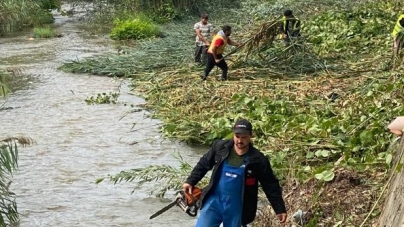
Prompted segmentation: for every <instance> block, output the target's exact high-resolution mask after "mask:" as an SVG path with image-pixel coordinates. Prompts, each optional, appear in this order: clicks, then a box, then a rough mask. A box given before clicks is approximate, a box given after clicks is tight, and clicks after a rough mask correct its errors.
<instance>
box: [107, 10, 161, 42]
mask: <svg viewBox="0 0 404 227" xmlns="http://www.w3.org/2000/svg"><path fill="white" fill-rule="evenodd" d="M160 34H161V32H160V29H159V27H158V26H157V25H156V24H154V23H153V21H152V20H150V19H149V18H148V17H146V16H143V15H139V16H136V17H135V18H133V19H123V20H122V19H119V18H118V19H115V21H114V28H112V30H111V33H110V37H111V39H115V40H128V39H144V38H150V37H158V36H159V35H160Z"/></svg>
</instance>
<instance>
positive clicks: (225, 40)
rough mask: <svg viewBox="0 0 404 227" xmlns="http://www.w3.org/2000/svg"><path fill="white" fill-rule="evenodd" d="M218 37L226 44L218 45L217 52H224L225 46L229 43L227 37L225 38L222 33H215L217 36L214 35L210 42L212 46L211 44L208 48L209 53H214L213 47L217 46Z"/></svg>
mask: <svg viewBox="0 0 404 227" xmlns="http://www.w3.org/2000/svg"><path fill="white" fill-rule="evenodd" d="M218 39H221V40H223V42H224V44H223V45H221V46H219V47H216V54H223V52H224V47H225V46H226V45H227V39H225V38H224V37H223V36H221V35H215V37H213V39H212V42H211V43H210V46H209V49H208V53H210V54H213V47H214V46H215V42H216V40H218Z"/></svg>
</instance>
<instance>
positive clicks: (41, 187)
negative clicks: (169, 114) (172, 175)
mask: <svg viewBox="0 0 404 227" xmlns="http://www.w3.org/2000/svg"><path fill="white" fill-rule="evenodd" d="M55 23H56V24H57V25H58V29H59V31H60V32H61V33H62V34H63V37H61V38H54V39H43V40H41V39H37V40H33V41H29V40H28V37H29V36H30V35H31V34H30V33H23V34H20V35H18V36H17V37H14V38H2V39H0V51H1V55H0V65H1V67H12V68H15V69H19V70H21V72H22V74H21V75H19V76H17V77H16V78H15V80H16V81H18V82H17V83H15V82H14V83H13V84H17V85H18V86H13V88H14V89H15V91H14V92H13V93H12V94H11V95H10V96H9V97H8V98H7V99H6V100H0V101H1V103H3V102H4V101H5V102H6V103H5V106H6V107H9V108H7V109H6V110H2V111H0V114H1V116H2V117H1V120H0V121H1V123H0V125H1V126H2V130H1V132H0V136H1V138H4V137H7V136H17V135H24V136H29V137H31V138H33V139H34V140H35V141H36V144H34V145H33V146H29V147H25V148H21V149H20V159H19V168H18V171H17V173H16V174H15V176H14V177H13V182H12V184H11V188H12V190H13V192H14V193H16V195H17V203H18V208H19V212H20V213H21V222H20V226H22V227H30V226H66V227H68V226H69V227H71V226H163V227H164V226H193V225H194V223H195V218H191V217H189V216H187V215H186V214H183V213H182V212H181V211H180V209H179V208H177V207H175V208H173V209H171V210H170V211H168V212H166V213H164V214H163V215H161V216H159V217H157V218H156V219H153V220H149V219H148V218H149V216H150V215H151V214H152V213H154V212H155V211H157V210H158V209H160V208H162V207H163V206H165V205H166V204H167V202H168V201H169V200H166V201H161V200H159V199H156V198H155V197H154V196H151V195H150V194H149V191H150V189H151V188H153V187H155V186H156V185H153V184H151V185H148V186H147V187H144V188H141V189H139V190H136V191H135V192H134V193H133V194H131V191H132V186H133V183H121V184H118V185H113V184H112V183H110V182H102V183H101V184H98V185H96V184H95V183H94V182H95V180H96V179H97V178H100V177H104V176H107V175H108V174H114V173H118V172H119V171H121V170H126V169H130V168H137V167H144V166H147V165H150V164H169V165H173V166H176V165H178V162H177V160H175V158H173V154H175V153H176V152H180V153H181V154H182V156H183V157H184V158H185V159H186V160H188V161H189V162H191V163H195V162H196V161H197V159H198V158H199V156H200V154H201V153H203V152H204V149H196V148H191V147H188V146H186V145H182V144H177V143H173V142H169V141H167V140H164V139H163V138H162V137H161V134H160V133H159V131H158V125H159V124H160V122H159V121H157V120H152V119H150V118H147V117H146V115H147V114H148V113H147V112H146V111H140V112H136V113H132V114H129V115H127V116H126V117H124V118H122V116H124V115H125V114H126V113H127V112H128V111H130V110H131V109H132V108H131V107H130V105H132V104H133V105H135V106H136V105H138V104H141V103H144V100H142V99H141V98H138V97H136V96H134V95H132V94H131V93H130V91H129V89H128V88H127V85H128V84H129V82H128V81H121V80H114V79H111V78H106V77H97V76H91V75H75V74H68V73H64V72H61V71H59V70H57V67H58V66H60V65H61V64H62V63H63V62H64V61H68V60H75V59H83V58H84V57H89V56H94V55H98V54H105V53H114V52H115V50H114V48H113V46H112V43H111V42H110V40H108V39H107V38H105V37H92V38H88V37H87V38H84V37H83V35H82V34H83V33H84V32H83V31H80V30H79V29H78V28H77V25H78V23H79V22H77V19H75V18H68V17H63V16H61V15H56V21H55ZM118 89H120V92H121V95H120V97H119V102H120V104H117V105H87V104H86V103H85V101H84V100H85V99H86V98H88V97H89V96H94V95H96V94H98V93H103V92H106V93H109V92H118ZM123 103H126V104H127V105H123ZM121 118H122V119H121ZM134 123H135V124H136V125H135V126H134V128H133V129H134V130H133V131H131V129H132V125H133V124H134ZM167 197H170V196H169V195H168V196H167Z"/></svg>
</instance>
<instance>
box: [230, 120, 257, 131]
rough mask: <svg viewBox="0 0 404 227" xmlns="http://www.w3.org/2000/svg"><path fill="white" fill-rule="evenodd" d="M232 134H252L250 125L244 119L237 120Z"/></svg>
mask: <svg viewBox="0 0 404 227" xmlns="http://www.w3.org/2000/svg"><path fill="white" fill-rule="evenodd" d="M233 132H234V133H241V134H249V133H251V132H252V125H251V123H250V122H249V121H247V120H245V119H239V120H237V121H236V123H235V124H234V126H233Z"/></svg>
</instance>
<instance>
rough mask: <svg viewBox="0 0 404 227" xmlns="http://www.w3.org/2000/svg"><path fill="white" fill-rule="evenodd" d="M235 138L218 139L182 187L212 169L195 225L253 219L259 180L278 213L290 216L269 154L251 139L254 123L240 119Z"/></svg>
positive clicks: (232, 226) (212, 226) (213, 226)
mask: <svg viewBox="0 0 404 227" xmlns="http://www.w3.org/2000/svg"><path fill="white" fill-rule="evenodd" d="M233 133H234V136H233V139H232V140H217V141H215V142H214V143H213V144H212V146H211V148H210V149H209V151H208V152H207V153H206V154H205V155H203V157H202V158H201V159H200V160H199V162H198V163H197V164H196V166H195V167H194V169H193V170H192V172H191V174H190V175H189V177H188V178H187V180H186V181H185V183H184V184H183V186H182V188H183V190H184V191H186V192H190V190H192V188H193V187H194V186H195V185H196V184H197V183H198V182H199V181H200V180H201V179H202V178H203V177H204V176H205V174H206V173H207V172H208V171H209V170H212V169H213V172H212V176H211V178H210V182H209V185H208V186H207V187H206V188H204V190H203V193H202V197H201V200H200V201H201V213H200V216H199V218H198V220H197V223H196V227H219V225H220V224H221V223H223V226H229V227H240V226H245V225H247V224H248V223H251V222H252V221H253V220H254V218H255V214H256V211H257V200H258V182H260V184H261V186H262V189H263V191H264V193H265V195H266V197H267V198H268V200H269V202H270V203H271V206H272V208H273V209H274V211H275V213H276V214H277V216H278V219H279V222H280V223H285V222H286V219H287V214H286V208H285V202H284V200H283V198H282V188H281V187H280V185H279V181H278V179H277V178H276V177H275V175H274V173H273V172H272V169H271V165H270V163H269V160H268V158H267V157H265V156H264V154H262V153H261V152H260V151H259V150H257V149H256V148H255V147H254V146H253V145H252V143H251V138H252V125H251V123H250V122H249V121H247V120H244V119H240V120H238V121H237V122H236V123H235V125H234V126H233Z"/></svg>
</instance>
